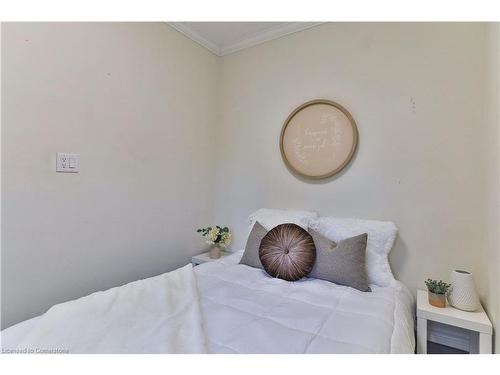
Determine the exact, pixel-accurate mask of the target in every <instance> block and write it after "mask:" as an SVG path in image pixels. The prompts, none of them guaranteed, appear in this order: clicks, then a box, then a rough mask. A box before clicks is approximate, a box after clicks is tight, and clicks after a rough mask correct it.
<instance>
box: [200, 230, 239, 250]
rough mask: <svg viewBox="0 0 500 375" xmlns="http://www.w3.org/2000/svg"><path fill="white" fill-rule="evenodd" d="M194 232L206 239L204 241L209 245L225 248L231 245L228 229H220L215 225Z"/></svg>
mask: <svg viewBox="0 0 500 375" xmlns="http://www.w3.org/2000/svg"><path fill="white" fill-rule="evenodd" d="M196 232H198V233H201V235H202V236H203V237H206V241H207V243H208V244H210V245H216V246H220V247H226V246H228V245H229V244H230V243H231V237H232V236H231V233H230V232H229V228H228V227H220V226H218V225H216V226H215V227H208V228H201V229H198V230H197V231H196Z"/></svg>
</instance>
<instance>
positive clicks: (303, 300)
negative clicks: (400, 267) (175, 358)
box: [2, 251, 414, 353]
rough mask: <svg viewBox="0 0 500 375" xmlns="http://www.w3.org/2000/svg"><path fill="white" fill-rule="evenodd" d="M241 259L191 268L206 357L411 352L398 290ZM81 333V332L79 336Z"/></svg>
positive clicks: (7, 333) (155, 339) (148, 340)
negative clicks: (276, 273) (293, 275)
mask: <svg viewBox="0 0 500 375" xmlns="http://www.w3.org/2000/svg"><path fill="white" fill-rule="evenodd" d="M241 255H242V251H240V252H238V253H235V254H234V255H232V256H230V257H227V258H224V259H223V260H220V261H216V262H210V263H205V264H202V265H200V266H197V267H196V268H194V270H195V272H194V274H195V275H196V280H197V285H198V289H197V291H198V294H197V295H198V297H197V298H199V300H200V308H201V318H202V325H203V333H204V340H205V342H206V350H207V351H208V352H210V353H413V350H414V334H413V314H412V311H413V299H412V297H411V295H410V293H409V291H408V290H407V289H406V287H405V286H404V285H403V284H401V283H399V282H398V283H397V285H396V287H383V288H382V287H377V286H375V285H372V286H371V288H372V290H373V292H372V293H365V292H360V291H357V290H355V289H352V288H348V287H344V286H339V285H335V284H333V283H330V282H327V281H323V280H316V279H304V280H301V281H298V282H293V283H291V282H287V281H283V280H279V279H273V278H271V277H269V276H268V275H267V274H266V273H265V272H264V271H262V270H259V269H255V268H252V267H248V266H245V265H239V264H238V261H239V259H240V258H241ZM165 275H168V274H165ZM161 276H163V275H160V276H158V278H159V277H161ZM147 280H150V279H146V280H142V281H139V282H138V283H143V282H147ZM128 285H130V284H128ZM120 288H123V287H120ZM120 288H117V289H120ZM195 294H196V293H193V295H191V296H190V298H191V297H193V296H194V295H195ZM154 295H155V296H156V295H157V294H156V293H155V294H154ZM85 298H87V297H85ZM70 303H71V302H70ZM63 305H64V304H63ZM43 317H44V316H42V317H37V318H34V319H31V320H28V321H25V322H23V323H20V324H18V325H16V326H13V327H11V328H8V329H6V330H4V331H2V347H3V348H12V347H17V346H19V344H20V343H24V345H26V344H29V340H28V341H26V340H27V337H29V336H30V335H32V334H33V333H32V332H33V330H34V329H36V327H37V326H38V325H39V323H40V320H41V319H43ZM152 318H153V319H159V321H162V322H164V323H165V324H167V325H168V321H167V320H165V319H163V317H162V316H161V314H160V315H158V316H150V317H149V318H148V320H149V321H150V323H151V319H152ZM136 319H142V318H141V315H140V314H137V315H136ZM64 320H65V319H64V318H63V319H62V320H61V322H63V321H64ZM195 320H196V319H195ZM150 323H148V324H150ZM54 324H57V322H54ZM141 324H143V323H141ZM87 330H88V328H86V329H85V330H81V331H82V335H86V334H88V333H87ZM102 332H106V335H105V336H106V337H107V339H108V343H107V346H106V349H107V350H106V352H179V351H172V350H171V349H172V347H170V348H169V347H168V345H165V341H168V340H170V338H169V337H168V335H170V333H169V332H167V331H164V332H153V331H137V336H138V337H137V338H138V340H139V339H140V342H141V343H142V344H141V345H143V346H140V345H138V344H135V343H131V344H130V346H127V347H124V344H123V340H121V341H120V340H119V337H118V336H117V337H116V338H115V337H114V336H113V335H114V333H113V332H110V331H105V330H103V331H102ZM184 332H186V331H184ZM164 335H167V336H164ZM101 336H102V334H101ZM129 340H130V341H134V340H133V339H132V338H129ZM190 340H191V338H185V343H184V344H185V345H188V346H189V345H191V344H193V343H190ZM76 341H77V342H78V339H77V340H76ZM201 341H203V340H194V343H195V344H196V343H197V345H198V346H197V347H196V348H195V346H196V345H194V344H193V345H194V346H193V348H191V350H189V352H200V353H202V352H204V349H205V347H200V346H199V343H200V342H201ZM139 347H142V348H143V349H144V350H141V351H139V350H138V348H139ZM113 348H114V349H113ZM181 352H188V351H187V350H184V351H181Z"/></svg>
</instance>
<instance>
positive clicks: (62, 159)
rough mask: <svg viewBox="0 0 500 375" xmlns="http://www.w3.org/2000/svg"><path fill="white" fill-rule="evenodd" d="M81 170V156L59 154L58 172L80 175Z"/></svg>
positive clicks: (57, 161)
mask: <svg viewBox="0 0 500 375" xmlns="http://www.w3.org/2000/svg"><path fill="white" fill-rule="evenodd" d="M79 170H80V155H78V154H67V153H65V152H58V153H57V157H56V172H70V173H78V172H79Z"/></svg>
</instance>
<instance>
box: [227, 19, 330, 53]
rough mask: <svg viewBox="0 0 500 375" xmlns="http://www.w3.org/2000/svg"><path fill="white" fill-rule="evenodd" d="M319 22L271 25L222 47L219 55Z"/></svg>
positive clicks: (300, 29) (304, 28)
mask: <svg viewBox="0 0 500 375" xmlns="http://www.w3.org/2000/svg"><path fill="white" fill-rule="evenodd" d="M320 24H322V22H290V23H287V24H285V25H280V26H275V27H271V28H269V29H267V30H264V31H261V32H258V33H255V34H253V35H251V36H249V37H247V38H245V39H243V40H241V41H240V42H238V43H233V44H232V45H229V46H227V47H224V48H222V49H221V51H220V56H226V55H229V54H231V53H234V52H238V51H241V50H242V49H245V48H249V47H253V46H256V45H258V44H262V43H265V42H269V41H270V40H273V39H278V38H281V37H283V36H285V35H289V34H293V33H296V32H298V31H302V30H306V29H309V28H311V27H314V26H318V25H320Z"/></svg>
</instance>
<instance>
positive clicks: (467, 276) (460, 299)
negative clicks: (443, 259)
mask: <svg viewBox="0 0 500 375" xmlns="http://www.w3.org/2000/svg"><path fill="white" fill-rule="evenodd" d="M448 302H449V303H450V305H451V306H453V307H456V308H457V309H460V310H465V311H476V310H477V309H479V306H481V304H480V302H479V296H478V295H477V291H476V285H475V284H474V279H473V278H472V273H470V272H468V271H462V270H453V271H452V273H451V291H450V294H449V295H448Z"/></svg>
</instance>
